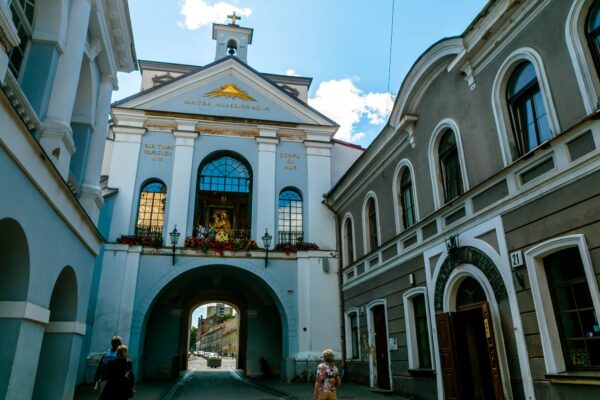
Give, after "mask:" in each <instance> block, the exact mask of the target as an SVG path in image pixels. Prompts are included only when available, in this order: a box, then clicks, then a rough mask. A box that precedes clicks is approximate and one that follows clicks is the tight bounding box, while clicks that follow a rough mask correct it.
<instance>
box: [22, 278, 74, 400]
mask: <svg viewBox="0 0 600 400" xmlns="http://www.w3.org/2000/svg"><path fill="white" fill-rule="evenodd" d="M77 296H78V285H77V276H76V274H75V271H74V270H73V268H71V267H69V266H67V267H65V268H63V270H62V271H61V273H60V274H59V276H58V278H57V279H56V283H55V284H54V289H53V290H52V296H51V298H50V321H49V323H48V325H47V326H46V330H45V332H44V338H43V340H42V348H41V351H40V358H39V362H38V367H37V373H36V379H35V386H34V389H33V390H34V392H33V398H35V399H49V400H50V399H62V398H64V397H65V396H67V397H69V396H72V393H68V391H69V390H70V387H71V386H72V385H71V384H70V381H72V380H73V377H69V376H68V375H69V370H70V368H72V367H73V360H75V362H76V360H77V357H78V356H79V355H78V354H75V351H74V347H76V345H77V344H80V343H81V338H82V336H81V334H82V332H77V322H76V320H77V306H78V304H77Z"/></svg>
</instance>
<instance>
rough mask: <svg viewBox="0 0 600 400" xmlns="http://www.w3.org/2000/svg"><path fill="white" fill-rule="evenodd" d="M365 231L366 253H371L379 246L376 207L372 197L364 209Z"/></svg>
mask: <svg viewBox="0 0 600 400" xmlns="http://www.w3.org/2000/svg"><path fill="white" fill-rule="evenodd" d="M365 211H366V214H367V215H366V216H367V218H366V223H367V226H366V231H367V251H372V250H374V249H376V248H377V246H378V245H379V238H378V226H377V207H376V205H375V199H374V198H373V197H371V198H369V200H367V207H366V210H365Z"/></svg>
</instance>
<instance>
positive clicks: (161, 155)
mask: <svg viewBox="0 0 600 400" xmlns="http://www.w3.org/2000/svg"><path fill="white" fill-rule="evenodd" d="M174 150H175V146H174V145H170V144H155V143H147V144H146V145H144V154H145V155H147V156H149V157H152V161H156V162H161V161H164V160H165V157H173V152H174Z"/></svg>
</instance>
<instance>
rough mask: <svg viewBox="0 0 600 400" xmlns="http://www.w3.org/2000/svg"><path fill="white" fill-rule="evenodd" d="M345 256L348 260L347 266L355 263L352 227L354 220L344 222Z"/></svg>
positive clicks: (347, 219)
mask: <svg viewBox="0 0 600 400" xmlns="http://www.w3.org/2000/svg"><path fill="white" fill-rule="evenodd" d="M343 238H344V247H345V249H344V255H345V258H346V265H350V264H352V263H353V262H354V229H353V226H352V218H349V217H348V218H346V221H345V222H344V236H343Z"/></svg>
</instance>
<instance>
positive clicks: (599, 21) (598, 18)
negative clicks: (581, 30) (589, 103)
mask: <svg viewBox="0 0 600 400" xmlns="http://www.w3.org/2000/svg"><path fill="white" fill-rule="evenodd" d="M585 36H586V39H587V41H588V45H589V47H590V51H591V52H592V57H593V59H594V64H595V66H596V71H597V73H600V1H598V0H596V1H594V4H593V5H592V7H590V12H589V14H588V16H587V19H586V24H585Z"/></svg>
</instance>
